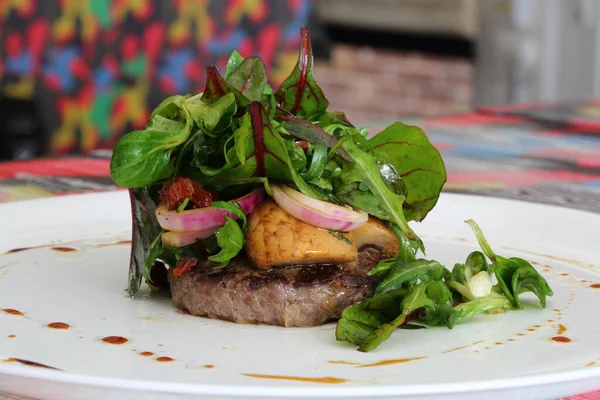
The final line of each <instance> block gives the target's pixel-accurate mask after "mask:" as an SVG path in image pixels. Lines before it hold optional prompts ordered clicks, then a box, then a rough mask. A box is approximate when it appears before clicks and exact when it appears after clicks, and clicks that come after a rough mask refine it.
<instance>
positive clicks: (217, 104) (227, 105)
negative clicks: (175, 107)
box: [183, 93, 237, 133]
mask: <svg viewBox="0 0 600 400" xmlns="http://www.w3.org/2000/svg"><path fill="white" fill-rule="evenodd" d="M183 106H184V107H185V108H186V109H187V110H188V111H189V113H190V115H191V117H192V118H193V119H194V122H196V125H198V127H200V128H203V129H204V130H206V131H209V132H214V133H219V132H223V131H224V130H226V129H227V128H229V127H230V126H231V123H232V118H233V116H234V115H235V113H236V111H237V104H236V101H235V95H234V94H233V93H227V94H225V95H223V96H222V97H220V98H218V99H216V100H215V101H214V102H212V103H210V104H207V103H204V102H202V101H200V98H199V97H198V96H194V97H191V98H189V99H187V100H186V101H185V102H184V103H183Z"/></svg>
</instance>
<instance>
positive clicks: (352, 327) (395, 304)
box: [335, 289, 408, 346]
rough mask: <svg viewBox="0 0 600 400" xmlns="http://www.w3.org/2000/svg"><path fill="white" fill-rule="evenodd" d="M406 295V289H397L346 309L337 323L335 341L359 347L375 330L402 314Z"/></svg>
mask: <svg viewBox="0 0 600 400" xmlns="http://www.w3.org/2000/svg"><path fill="white" fill-rule="evenodd" d="M407 293H408V290H406V289H398V290H394V291H391V292H387V293H385V294H380V295H377V296H374V297H370V298H368V299H366V300H363V301H362V302H360V303H356V304H354V305H352V306H350V307H347V308H346V309H344V311H343V312H342V316H341V318H340V319H339V320H338V322H337V325H336V329H335V337H336V339H337V340H338V341H344V342H350V343H352V344H354V345H357V346H358V345H360V344H361V343H362V342H363V341H364V340H365V339H366V338H367V337H368V336H369V335H370V334H371V333H373V332H374V331H375V330H377V328H379V327H380V326H382V325H384V324H386V323H389V322H391V321H393V320H394V318H396V317H397V316H398V315H399V314H400V313H401V312H402V308H401V301H402V299H403V298H404V297H405V296H406V295H407Z"/></svg>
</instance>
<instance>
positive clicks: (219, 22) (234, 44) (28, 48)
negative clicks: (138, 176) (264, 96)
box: [0, 0, 310, 155]
mask: <svg viewBox="0 0 600 400" xmlns="http://www.w3.org/2000/svg"><path fill="white" fill-rule="evenodd" d="M309 11H310V2H309V1H308V0H286V1H278V2H269V1H266V0H173V1H170V2H166V1H160V0H61V1H50V0H43V1H42V0H0V48H1V49H2V52H1V53H0V91H1V95H2V96H5V97H9V98H20V99H30V98H35V99H36V102H38V104H40V109H41V113H42V117H43V122H44V126H45V127H46V129H47V130H48V132H51V133H50V138H49V148H50V152H51V153H52V154H57V155H60V154H66V153H89V152H91V151H93V150H95V149H98V148H111V147H112V146H113V144H114V142H115V140H116V139H117V138H118V137H119V136H120V135H122V134H123V133H125V132H127V131H129V130H132V129H137V128H139V127H143V126H144V124H145V123H146V120H147V118H148V115H149V113H150V111H151V110H152V109H153V108H154V107H155V106H156V105H157V104H158V103H159V102H160V101H161V100H162V99H163V98H164V97H165V96H168V95H172V94H175V93H179V94H185V93H190V92H198V91H201V90H202V89H203V87H204V75H205V68H206V66H207V65H217V67H219V69H221V70H224V67H225V64H226V60H227V58H228V56H229V54H230V53H231V52H232V51H233V50H234V49H237V50H238V51H240V53H242V55H244V56H248V55H259V56H260V57H262V58H263V59H264V60H265V63H266V64H267V68H268V70H269V71H270V77H269V78H270V81H271V83H272V84H274V85H277V84H279V83H280V82H281V81H282V80H283V79H284V78H285V76H286V75H287V74H288V73H289V71H291V69H292V68H293V66H294V63H295V61H296V57H297V53H296V52H297V44H298V32H299V30H300V26H301V25H302V24H306V23H307V21H308V14H309Z"/></svg>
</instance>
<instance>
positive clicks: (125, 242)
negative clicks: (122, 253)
mask: <svg viewBox="0 0 600 400" xmlns="http://www.w3.org/2000/svg"><path fill="white" fill-rule="evenodd" d="M131 243H132V242H131V240H119V241H118V242H114V243H101V244H97V245H96V246H95V247H96V248H102V247H110V246H119V245H122V244H131Z"/></svg>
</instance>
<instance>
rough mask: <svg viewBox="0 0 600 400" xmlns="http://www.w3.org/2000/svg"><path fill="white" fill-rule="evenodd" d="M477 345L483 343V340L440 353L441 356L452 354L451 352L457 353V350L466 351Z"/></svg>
mask: <svg viewBox="0 0 600 400" xmlns="http://www.w3.org/2000/svg"><path fill="white" fill-rule="evenodd" d="M479 343H483V340H480V341H478V342H473V343H471V344H466V345H464V346H460V347H455V348H454V349H450V350H446V351H442V354H447V353H452V352H453V351H458V350H462V349H466V348H467V347H471V346H475V345H476V344H479Z"/></svg>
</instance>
